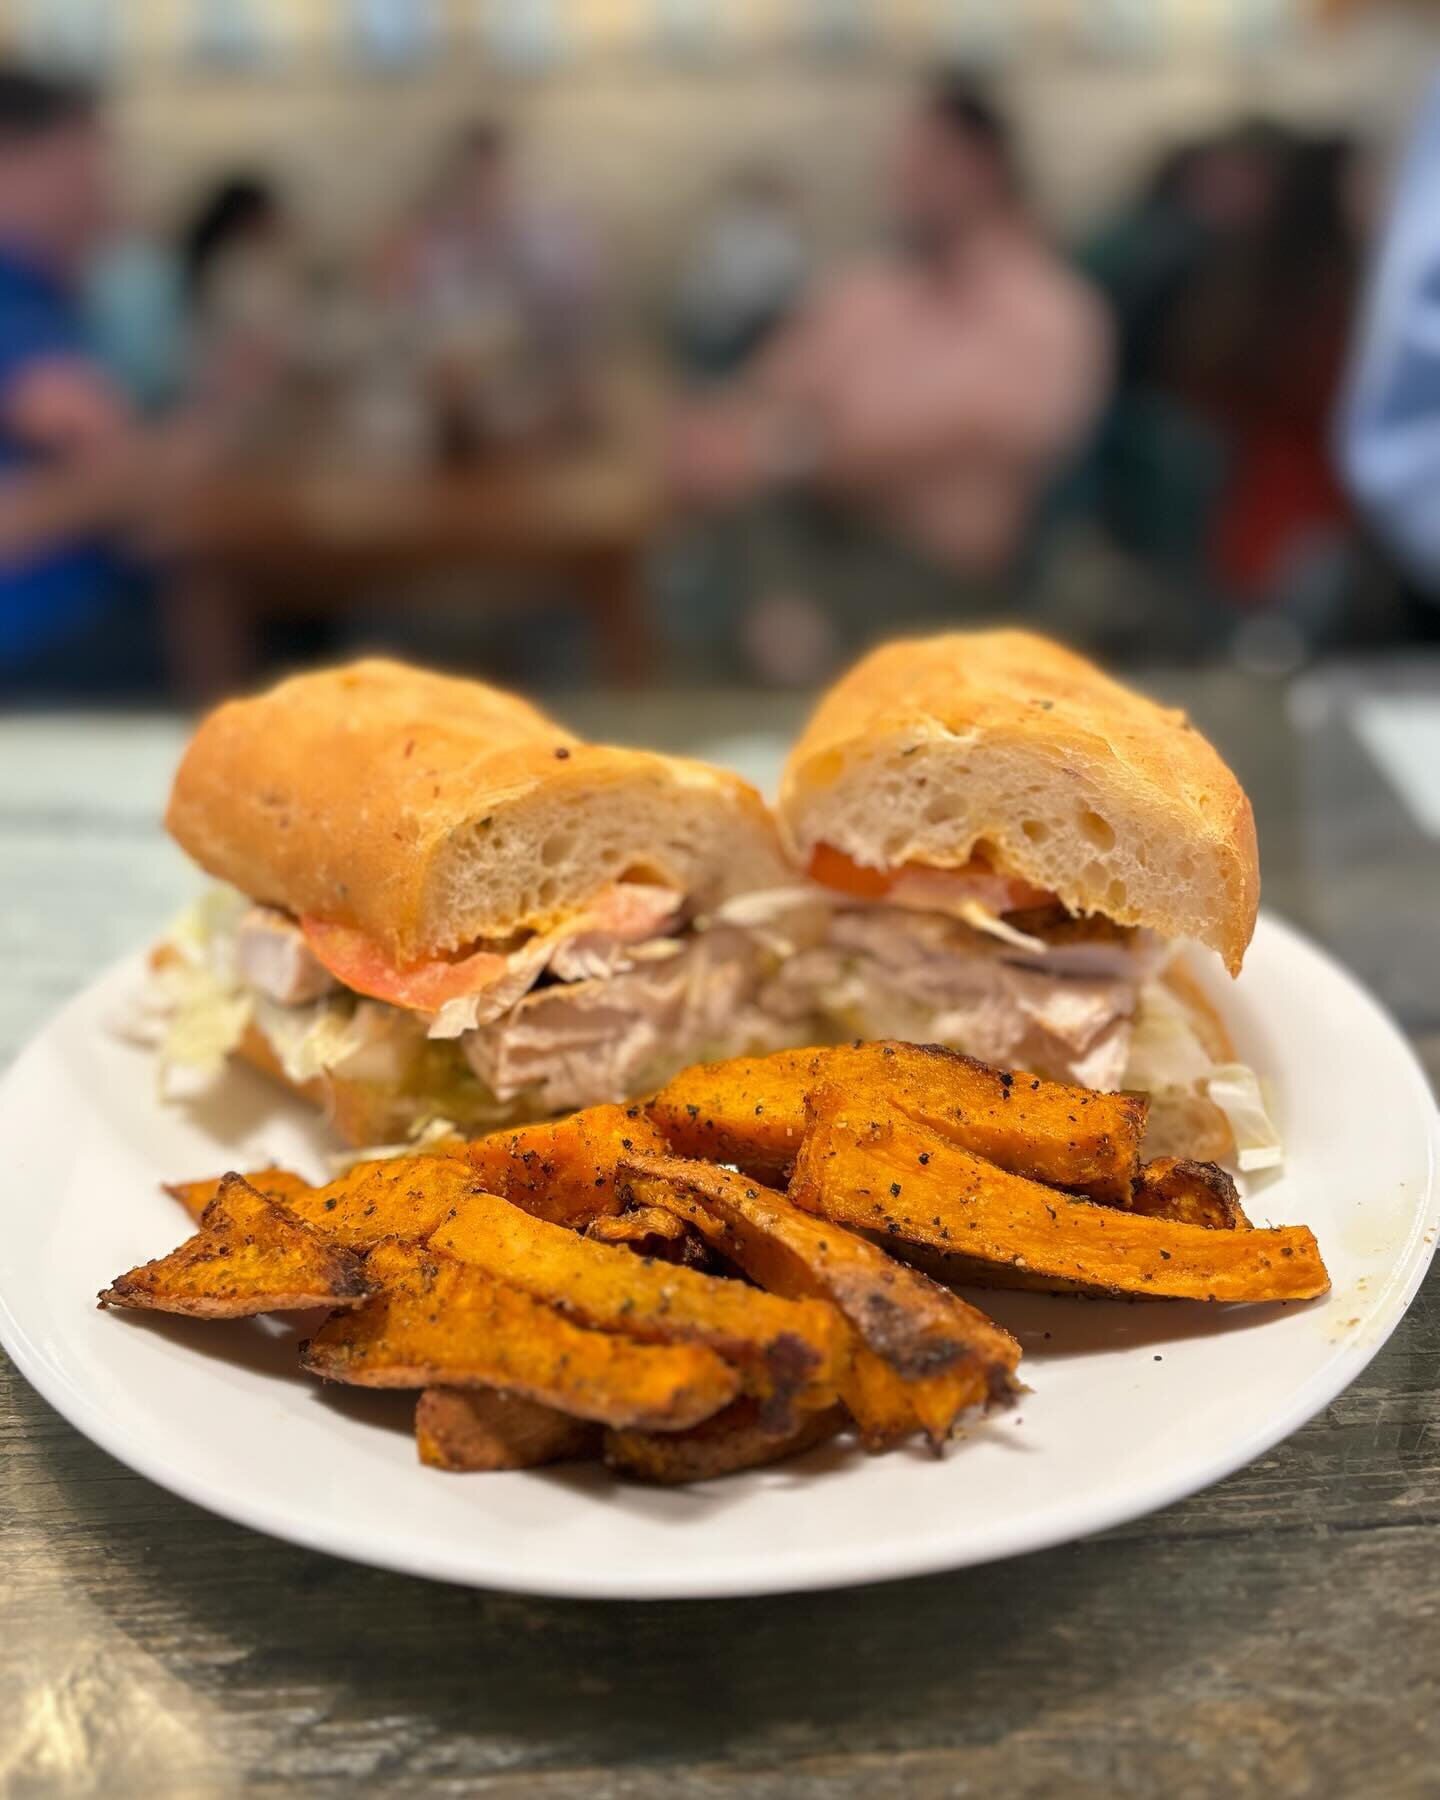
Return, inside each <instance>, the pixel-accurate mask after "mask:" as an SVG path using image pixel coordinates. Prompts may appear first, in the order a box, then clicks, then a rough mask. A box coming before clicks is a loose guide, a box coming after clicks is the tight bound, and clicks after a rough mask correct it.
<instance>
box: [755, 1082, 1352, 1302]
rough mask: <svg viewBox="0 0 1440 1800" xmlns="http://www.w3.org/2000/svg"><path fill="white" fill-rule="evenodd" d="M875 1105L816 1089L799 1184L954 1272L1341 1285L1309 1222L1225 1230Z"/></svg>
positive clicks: (1156, 1288) (1315, 1287) (1179, 1285)
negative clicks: (1014, 1165)
mask: <svg viewBox="0 0 1440 1800" xmlns="http://www.w3.org/2000/svg"><path fill="white" fill-rule="evenodd" d="M872 1110H873V1109H871V1108H869V1107H866V1109H865V1111H864V1112H863V1114H861V1115H859V1116H857V1115H856V1114H855V1112H854V1110H853V1107H852V1106H851V1103H850V1101H849V1099H848V1097H847V1096H846V1095H845V1094H843V1093H841V1092H840V1091H839V1090H838V1089H835V1088H828V1089H821V1090H820V1091H819V1092H818V1093H816V1094H815V1095H813V1096H812V1098H811V1101H810V1124H809V1126H808V1127H807V1130H806V1133H805V1140H804V1143H803V1145H802V1147H801V1152H800V1156H799V1159H798V1160H797V1162H796V1165H795V1176H794V1179H793V1181H792V1183H791V1188H790V1196H791V1198H792V1199H793V1200H794V1201H795V1203H796V1204H797V1205H798V1206H801V1207H804V1208H805V1210H806V1211H807V1212H810V1213H813V1214H815V1215H817V1216H818V1217H821V1218H824V1219H828V1220H831V1221H834V1222H835V1223H838V1224H843V1225H849V1226H852V1227H856V1228H860V1229H864V1230H869V1231H875V1232H884V1233H886V1234H887V1236H888V1237H889V1238H893V1239H896V1240H898V1241H900V1242H904V1243H910V1244H918V1245H923V1246H926V1247H928V1249H929V1250H930V1251H931V1252H941V1253H943V1255H944V1262H943V1265H940V1266H941V1267H943V1270H944V1273H945V1274H946V1276H947V1278H951V1279H956V1280H972V1281H981V1282H988V1283H990V1284H992V1285H995V1286H1004V1287H1028V1288H1041V1289H1045V1290H1047V1291H1061V1292H1081V1293H1096V1294H1138V1295H1154V1296H1156V1297H1168V1298H1176V1299H1194V1300H1308V1299H1311V1298H1312V1297H1313V1296H1315V1295H1316V1294H1322V1293H1324V1292H1325V1290H1326V1289H1327V1288H1328V1287H1329V1285H1330V1279H1329V1276H1328V1275H1327V1274H1326V1272H1325V1265H1324V1263H1323V1262H1322V1261H1321V1260H1320V1252H1319V1250H1318V1248H1317V1247H1316V1243H1315V1239H1314V1236H1313V1235H1312V1234H1311V1232H1310V1231H1309V1230H1308V1229H1306V1227H1304V1226H1286V1227H1283V1228H1280V1229H1276V1230H1266V1231H1212V1230H1208V1229H1206V1228H1205V1227H1204V1226H1200V1225H1190V1224H1181V1223H1175V1222H1172V1221H1171V1220H1168V1219H1155V1218H1146V1217H1144V1216H1142V1215H1139V1214H1135V1213H1129V1212H1125V1211H1122V1210H1119V1209H1117V1208H1112V1207H1108V1206H1097V1205H1095V1204H1094V1203H1093V1202H1091V1201H1088V1200H1084V1199H1081V1198H1079V1197H1077V1196H1073V1195H1067V1194H1061V1193H1058V1192H1057V1191H1056V1190H1055V1189H1053V1188H1046V1187H1042V1186H1041V1185H1040V1184H1039V1183H1038V1182H1033V1181H1027V1180H1025V1179H1024V1178H1023V1177H1022V1176H1019V1175H1012V1174H1010V1173H1009V1172H1008V1171H1006V1170H1003V1169H997V1168H996V1167H995V1166H994V1164H992V1163H987V1162H985V1161H983V1160H982V1159H981V1158H979V1157H977V1156H973V1155H971V1154H970V1153H969V1152H968V1151H965V1150H961V1149H960V1148H958V1147H957V1146H956V1145H955V1144H952V1143H950V1142H949V1141H948V1140H947V1139H945V1138H943V1137H941V1136H940V1134H939V1133H938V1132H935V1131H930V1130H928V1129H927V1128H926V1127H925V1126H923V1125H920V1124H918V1123H916V1122H915V1121H914V1120H913V1119H909V1118H906V1117H904V1116H903V1115H896V1114H894V1113H891V1114H888V1115H887V1116H885V1117H883V1118H879V1119H874V1118H872V1117H871V1116H870V1114H871V1112H872ZM926 1266H927V1267H936V1266H937V1265H936V1264H935V1263H934V1262H932V1261H927V1264H926Z"/></svg>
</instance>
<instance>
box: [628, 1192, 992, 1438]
mask: <svg viewBox="0 0 1440 1800" xmlns="http://www.w3.org/2000/svg"><path fill="white" fill-rule="evenodd" d="M621 1173H622V1174H623V1175H624V1176H626V1177H628V1179H629V1181H630V1185H631V1187H632V1189H633V1190H634V1192H635V1193H636V1195H637V1197H638V1198H640V1199H641V1200H643V1201H644V1202H645V1203H647V1204H650V1205H656V1206H666V1207H670V1208H671V1209H673V1210H674V1211H676V1212H678V1213H679V1214H680V1216H681V1217H682V1218H686V1219H689V1220H691V1221H692V1222H693V1223H694V1224H695V1225H696V1227H697V1229H699V1230H701V1231H704V1232H705V1233H706V1235H707V1237H708V1238H709V1240H710V1242H711V1243H712V1245H714V1246H715V1247H717V1248H719V1249H720V1250H722V1251H723V1253H724V1254H725V1255H726V1256H728V1257H729V1258H730V1259H731V1260H732V1261H733V1262H735V1263H736V1264H737V1265H738V1266H739V1267H740V1268H741V1269H743V1270H744V1271H745V1273H746V1274H747V1275H748V1276H749V1277H750V1278H751V1280H752V1281H756V1282H758V1283H759V1284H760V1286H761V1287H763V1288H768V1289H769V1290H770V1291H771V1292H772V1293H776V1294H785V1295H789V1296H792V1297H797V1298H798V1297H800V1296H803V1295H812V1296H815V1297H817V1298H821V1299H826V1300H829V1301H831V1302H832V1304H833V1305H835V1306H836V1307H838V1308H839V1310H840V1311H841V1312H842V1313H843V1314H844V1315H845V1317H846V1318H847V1319H848V1320H849V1322H850V1324H851V1326H852V1327H853V1328H854V1331H855V1332H856V1333H857V1334H858V1336H859V1338H860V1340H861V1342H862V1345H863V1347H864V1349H866V1350H868V1351H870V1352H871V1353H872V1354H873V1355H874V1356H875V1357H878V1358H879V1359H880V1360H881V1362H882V1363H883V1364H885V1365H887V1366H888V1367H889V1368H890V1369H892V1370H893V1371H894V1372H895V1373H896V1375H897V1376H899V1377H900V1378H901V1379H902V1381H903V1383H904V1390H905V1394H906V1396H907V1397H908V1399H909V1401H910V1405H911V1408H912V1410H913V1424H914V1425H916V1426H922V1427H923V1428H924V1430H925V1432H926V1434H927V1436H929V1438H930V1439H931V1441H932V1442H933V1443H940V1442H943V1440H944V1439H945V1438H946V1437H948V1436H949V1434H950V1432H951V1430H952V1429H953V1428H954V1425H955V1422H956V1420H957V1419H958V1418H959V1416H960V1414H961V1413H963V1412H965V1411H967V1410H968V1409H969V1408H970V1407H972V1406H977V1405H985V1404H990V1403H993V1402H996V1401H1001V1400H1005V1399H1007V1398H1008V1397H1009V1395H1010V1393H1011V1390H1012V1380H1011V1377H1012V1374H1013V1371H1014V1369H1015V1366H1016V1364H1017V1363H1018V1361H1019V1359H1020V1349H1019V1346H1018V1345H1017V1344H1016V1343H1015V1341H1014V1339H1013V1338H1011V1337H1010V1336H1009V1334H1008V1333H1006V1332H1004V1331H1001V1330H1000V1328H999V1327H998V1326H996V1325H993V1324H992V1323H991V1322H990V1320H989V1319H987V1318H986V1317H985V1316H984V1315H983V1313H979V1312H976V1310H975V1309H974V1308H973V1307H971V1306H967V1305H966V1304H965V1303H964V1302H963V1301H961V1300H958V1299H957V1298H956V1296H955V1295H953V1294H950V1293H947V1292H946V1291H945V1290H944V1289H943V1288H940V1287H937V1286H936V1285H935V1283H934V1282H931V1281H929V1280H927V1279H926V1278H925V1277H924V1276H922V1275H919V1274H917V1273H916V1272H915V1271H914V1270H913V1269H907V1268H905V1267H904V1266H903V1265H902V1264H900V1263H897V1262H895V1261H894V1260H893V1259H892V1258H890V1257H888V1256H886V1255H885V1253H884V1251H882V1250H880V1249H878V1248H877V1247H876V1246H875V1245H874V1244H870V1243H867V1242H866V1241H865V1240H864V1239H863V1238H859V1237H856V1236H854V1235H853V1233H851V1232H848V1231H835V1230H830V1229H827V1228H826V1227H824V1226H822V1225H817V1224H816V1223H815V1221H814V1220H813V1219H810V1218H807V1217H806V1216H805V1215H804V1214H803V1213H801V1212H799V1211H797V1209H796V1208H795V1207H793V1206H791V1205H790V1204H789V1202H788V1201H787V1200H786V1199H785V1198H784V1196H783V1195H781V1194H776V1193H773V1192H771V1191H770V1190H769V1189H768V1188H764V1187H761V1186H759V1185H758V1184H757V1183H755V1182H751V1181H748V1180H747V1179H746V1178H745V1177H744V1176H742V1175H736V1174H734V1173H733V1172H732V1171H731V1170H729V1169H721V1168H716V1167H714V1166H713V1165H711V1164H709V1163H700V1162H687V1161H684V1160H682V1159H681V1158H679V1157H632V1158H627V1159H626V1160H625V1161H624V1162H622V1164H621ZM863 1361H864V1359H863V1358H862V1364H863ZM875 1385H876V1384H875V1383H873V1382H872V1384H871V1386H872V1388H873V1387H874V1386H875ZM865 1392H866V1387H865V1384H864V1383H863V1382H862V1383H860V1384H858V1385H857V1384H856V1382H855V1380H854V1378H853V1377H852V1379H851V1381H850V1382H848V1383H847V1385H846V1400H847V1403H849V1402H851V1400H852V1398H853V1400H854V1401H855V1403H856V1404H855V1406H852V1410H856V1412H857V1421H858V1422H859V1423H860V1424H861V1426H862V1429H864V1430H865V1436H866V1440H867V1443H874V1444H878V1443H880V1442H882V1441H883V1442H891V1441H893V1426H894V1410H893V1398H894V1396H893V1393H892V1394H891V1395H889V1396H887V1399H889V1400H890V1401H891V1402H892V1404H891V1405H890V1406H889V1407H887V1411H886V1420H885V1422H884V1423H883V1424H882V1422H881V1421H879V1420H877V1421H876V1422H875V1430H874V1432H873V1433H872V1432H871V1430H870V1429H868V1427H867V1420H868V1418H869V1414H868V1412H867V1411H866V1409H865V1401H864V1395H865ZM857 1409H858V1410H857Z"/></svg>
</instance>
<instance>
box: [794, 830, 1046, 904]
mask: <svg viewBox="0 0 1440 1800" xmlns="http://www.w3.org/2000/svg"><path fill="white" fill-rule="evenodd" d="M809 874H810V878H811V880H812V881H818V882H820V883H822V885H824V886H825V887H830V888H838V889H839V891H840V892H841V893H842V894H853V895H854V896H855V898H856V899H857V900H884V899H885V898H886V897H887V896H888V895H890V894H892V893H894V891H895V889H896V888H897V887H899V886H900V884H901V883H902V882H906V881H907V880H908V879H909V878H911V877H915V876H920V877H923V878H924V880H925V883H926V886H927V888H930V887H931V886H932V884H933V891H934V892H935V893H936V895H937V898H938V897H939V896H940V895H941V894H942V893H943V892H944V891H945V890H946V889H953V892H954V894H955V896H956V898H957V899H963V898H964V897H965V894H966V890H974V891H976V892H980V891H983V893H984V895H985V898H986V904H991V903H992V902H993V901H994V900H999V901H1001V902H1002V903H1003V904H1001V905H998V906H996V908H995V910H996V911H1004V912H1011V911H1015V910H1017V909H1019V908H1022V907H1027V906H1048V905H1050V904H1051V903H1052V902H1053V901H1054V898H1055V896H1054V895H1053V894H1052V893H1050V892H1049V890H1048V889H1046V888H1039V887H1036V886H1034V884H1033V883H1031V882H1028V881H1022V880H1021V879H1020V877H1019V876H1018V875H1008V876H1007V875H998V874H997V873H996V872H995V870H994V869H993V868H991V866H990V864H989V863H988V862H987V861H986V859H985V858H984V857H983V856H972V857H971V858H970V860H969V861H968V862H966V863H962V864H961V866H960V867H959V868H958V869H940V868H937V867H936V866H935V865H934V864H933V863H925V862H906V863H901V864H899V866H898V867H896V868H893V869H867V868H865V867H864V865H863V864H861V863H857V862H856V861H855V860H854V858H853V857H851V856H848V855H847V854H846V853H845V851H843V850H836V849H835V848H834V847H833V845H830V844H817V845H816V846H815V848H814V850H812V851H811V853H810V866H809Z"/></svg>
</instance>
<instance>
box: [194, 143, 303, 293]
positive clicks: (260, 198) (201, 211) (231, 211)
mask: <svg viewBox="0 0 1440 1800" xmlns="http://www.w3.org/2000/svg"><path fill="white" fill-rule="evenodd" d="M279 214H280V197H279V195H278V193H277V192H276V189H275V186H274V183H273V182H271V181H270V180H269V179H268V178H267V177H266V176H264V175H259V174H252V173H251V172H249V171H246V170H242V171H240V172H238V173H236V174H234V175H227V176H226V177H225V179H224V180H223V181H220V182H218V183H217V184H216V186H215V187H213V188H212V189H211V190H210V192H209V193H208V194H207V195H206V196H205V198H204V199H203V200H202V201H201V202H200V204H199V205H198V206H197V207H196V209H195V211H194V213H193V214H192V215H191V219H190V223H189V224H188V225H187V226H186V228H185V230H184V231H183V233H182V234H181V242H180V259H181V262H182V264H183V265H184V270H185V288H186V292H187V293H188V294H189V296H190V298H191V300H192V301H195V300H198V299H199V298H200V297H201V295H202V294H203V292H204V288H205V283H206V280H207V279H208V277H209V274H210V271H211V269H212V268H213V267H214V265H215V261H216V259H217V258H218V257H219V256H220V254H221V252H222V251H224V250H226V249H228V248H229V246H230V245H231V244H233V243H234V242H235V240H236V239H237V238H242V237H244V236H245V235H246V234H247V233H248V232H251V231H253V230H254V229H255V228H256V227H257V226H265V225H268V224H270V223H271V222H272V221H274V220H275V219H276V218H278V217H279Z"/></svg>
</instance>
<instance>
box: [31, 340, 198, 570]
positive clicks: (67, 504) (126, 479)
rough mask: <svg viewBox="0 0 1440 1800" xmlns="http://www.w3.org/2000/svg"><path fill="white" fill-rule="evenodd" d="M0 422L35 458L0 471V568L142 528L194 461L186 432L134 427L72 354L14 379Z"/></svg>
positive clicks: (120, 404) (101, 381) (100, 380)
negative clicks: (93, 538) (85, 540)
mask: <svg viewBox="0 0 1440 1800" xmlns="http://www.w3.org/2000/svg"><path fill="white" fill-rule="evenodd" d="M0 419H3V425H4V431H5V435H6V436H7V437H8V438H10V439H11V440H12V441H13V442H16V443H19V444H21V445H23V446H25V447H26V448H27V449H29V450H31V451H33V452H34V453H35V456H36V458H37V460H36V461H35V462H33V463H31V464H30V465H28V466H22V467H19V468H14V469H10V470H7V471H4V472H3V473H0V562H11V563H14V562H20V561H23V560H25V559H26V558H28V557H33V556H37V555H42V554H44V553H45V552H47V551H49V550H54V549H58V548H61V547H63V546H64V545H66V544H69V543H74V542H75V541H76V540H77V539H83V538H86V537H91V536H94V535H96V534H101V533H105V532H110V531H116V530H119V529H122V528H124V527H127V526H129V525H131V524H133V523H136V522H137V521H138V520H140V519H141V518H143V517H144V516H145V515H146V514H147V513H148V511H149V509H150V507H151V506H152V505H154V504H158V503H159V502H160V500H161V498H162V496H164V495H168V494H169V493H170V492H172V491H173V488H174V486H175V481H176V477H177V476H180V475H183V473H184V469H185V467H186V464H187V462H189V461H191V460H193V458H192V456H191V448H190V435H189V431H188V429H187V428H186V427H185V426H183V425H181V426H178V427H166V426H158V427H152V428H143V427H141V426H139V425H137V424H136V422H135V420H134V418H133V415H132V414H131V412H130V410H129V408H128V407H127V406H126V404H125V402H124V400H123V399H122V398H121V397H120V396H119V395H118V394H117V393H116V392H115V390H114V389H113V388H112V387H111V385H110V384H109V383H108V382H107V381H106V380H105V378H104V377H103V376H102V375H100V374H99V373H98V372H97V371H95V370H94V369H92V368H91V367H90V366H89V365H88V364H86V363H85V362H83V361H78V360H74V359H70V358H61V357H57V358H54V359H45V360H42V361H38V362H36V363H34V364H33V365H31V366H30V367H28V368H26V369H25V370H23V371H21V372H19V373H17V374H16V375H15V376H13V377H12V379H11V380H10V381H9V382H8V383H6V384H5V386H4V388H3V389H0Z"/></svg>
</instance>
